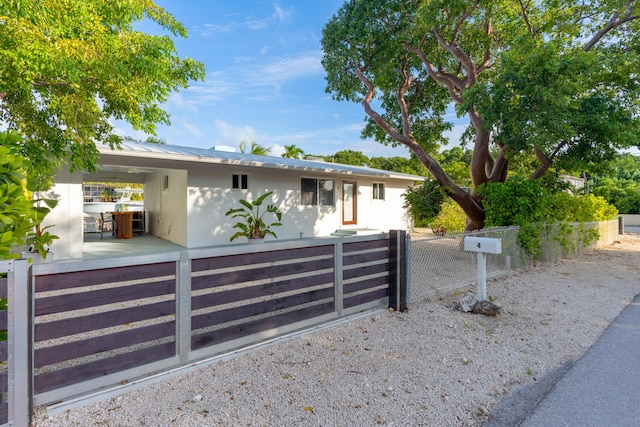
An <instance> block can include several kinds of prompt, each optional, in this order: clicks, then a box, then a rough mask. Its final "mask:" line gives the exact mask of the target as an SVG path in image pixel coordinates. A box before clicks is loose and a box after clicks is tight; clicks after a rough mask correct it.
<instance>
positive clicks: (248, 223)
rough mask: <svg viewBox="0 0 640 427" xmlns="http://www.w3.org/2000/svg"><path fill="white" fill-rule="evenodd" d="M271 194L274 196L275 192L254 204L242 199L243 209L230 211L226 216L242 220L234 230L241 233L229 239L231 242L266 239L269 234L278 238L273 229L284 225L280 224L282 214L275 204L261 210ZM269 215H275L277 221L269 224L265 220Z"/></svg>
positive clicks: (264, 195)
mask: <svg viewBox="0 0 640 427" xmlns="http://www.w3.org/2000/svg"><path fill="white" fill-rule="evenodd" d="M271 194H273V191H269V192H268V193H265V194H263V195H262V196H260V197H258V198H257V199H256V200H254V201H252V202H249V201H247V200H244V199H241V200H239V203H240V204H241V205H242V207H241V208H236V209H229V210H228V211H227V213H226V214H225V215H226V216H228V217H231V218H241V220H239V222H238V223H236V224H235V225H234V226H233V228H237V229H238V230H239V231H237V232H236V233H235V234H234V235H233V236H231V238H230V239H229V241H230V242H233V241H234V240H235V239H237V238H238V237H246V238H247V239H264V238H265V236H266V235H267V234H268V235H271V236H273V237H276V238H277V237H278V236H276V233H274V232H273V231H272V230H271V227H278V226H281V225H282V223H281V222H280V221H281V220H282V212H281V211H280V210H279V209H278V208H277V207H276V206H275V205H273V204H269V205H267V206H266V208H265V209H264V210H262V211H261V209H260V208H261V207H262V205H263V203H264V201H265V199H266V198H267V197H269V196H271ZM267 213H270V214H273V215H274V216H275V221H273V222H271V223H269V224H267V223H266V222H265V220H264V216H265V214H267Z"/></svg>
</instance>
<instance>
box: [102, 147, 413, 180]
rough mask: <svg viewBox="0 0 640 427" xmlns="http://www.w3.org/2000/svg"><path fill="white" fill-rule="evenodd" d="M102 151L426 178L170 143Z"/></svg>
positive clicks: (202, 161)
mask: <svg viewBox="0 0 640 427" xmlns="http://www.w3.org/2000/svg"><path fill="white" fill-rule="evenodd" d="M96 146H97V148H98V151H100V153H101V154H103V155H107V156H117V157H120V156H122V157H127V158H129V159H134V158H136V157H137V158H144V159H146V161H148V160H149V159H158V160H165V161H166V160H176V161H186V162H196V163H211V164H226V165H237V166H244V167H259V168H272V169H287V170H299V171H305V172H310V173H322V174H347V175H359V176H369V177H373V178H387V179H399V180H405V181H424V180H425V177H422V176H417V175H410V174H405V173H399V172H391V171H385V170H380V169H372V168H368V167H364V166H352V165H343V164H340V163H328V162H322V161H315V160H300V159H286V158H284V157H275V156H260V155H256V154H245V153H234V152H229V151H217V150H213V149H206V148H195V147H183V146H177V145H167V144H152V143H147V142H132V141H124V142H123V143H122V144H121V147H122V149H121V150H117V149H116V150H111V148H110V147H109V146H107V145H103V144H96Z"/></svg>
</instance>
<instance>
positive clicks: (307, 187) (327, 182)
mask: <svg viewBox="0 0 640 427" xmlns="http://www.w3.org/2000/svg"><path fill="white" fill-rule="evenodd" d="M300 204H301V205H306V206H317V205H320V206H333V205H334V185H333V180H332V179H319V178H301V179H300Z"/></svg>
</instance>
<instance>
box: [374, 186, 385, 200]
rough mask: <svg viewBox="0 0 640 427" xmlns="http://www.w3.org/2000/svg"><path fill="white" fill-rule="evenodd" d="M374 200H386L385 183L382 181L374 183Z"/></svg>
mask: <svg viewBox="0 0 640 427" xmlns="http://www.w3.org/2000/svg"><path fill="white" fill-rule="evenodd" d="M372 198H373V200H384V184H383V183H382V182H374V183H373V197H372Z"/></svg>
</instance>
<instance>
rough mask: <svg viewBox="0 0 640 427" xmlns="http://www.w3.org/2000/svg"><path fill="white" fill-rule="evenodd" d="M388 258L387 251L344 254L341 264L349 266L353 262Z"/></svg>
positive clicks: (361, 262) (358, 262) (360, 262)
mask: <svg viewBox="0 0 640 427" xmlns="http://www.w3.org/2000/svg"><path fill="white" fill-rule="evenodd" d="M385 259H389V251H376V252H367V253H363V254H354V255H345V256H344V257H343V259H342V265H344V266H350V265H354V264H363V263H365V262H373V261H380V260H385Z"/></svg>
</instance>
